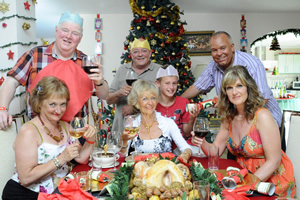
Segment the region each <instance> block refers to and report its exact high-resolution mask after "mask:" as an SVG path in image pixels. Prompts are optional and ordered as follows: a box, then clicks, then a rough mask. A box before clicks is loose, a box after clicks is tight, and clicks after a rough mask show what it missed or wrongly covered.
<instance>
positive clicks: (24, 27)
mask: <svg viewBox="0 0 300 200" xmlns="http://www.w3.org/2000/svg"><path fill="white" fill-rule="evenodd" d="M30 27H31V26H30V24H29V23H27V22H24V23H23V25H22V28H23V29H24V30H28V29H30Z"/></svg>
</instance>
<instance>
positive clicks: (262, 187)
mask: <svg viewBox="0 0 300 200" xmlns="http://www.w3.org/2000/svg"><path fill="white" fill-rule="evenodd" d="M255 190H256V191H257V192H259V193H262V194H267V195H269V196H272V195H273V194H274V192H275V185H274V184H273V183H267V182H258V183H257V184H256V185H255Z"/></svg>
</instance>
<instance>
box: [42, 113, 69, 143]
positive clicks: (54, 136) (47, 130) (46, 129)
mask: <svg viewBox="0 0 300 200" xmlns="http://www.w3.org/2000/svg"><path fill="white" fill-rule="evenodd" d="M38 117H39V120H40V121H41V124H42V126H43V129H44V131H45V133H46V134H47V135H49V136H50V137H52V138H53V140H55V141H56V142H60V141H61V140H62V139H64V137H65V136H64V134H63V132H62V128H61V125H60V124H59V123H57V125H58V126H57V128H58V131H59V133H60V137H58V136H56V135H53V134H52V133H51V132H50V130H49V128H48V127H47V126H45V124H44V122H43V120H42V118H41V116H40V115H38Z"/></svg>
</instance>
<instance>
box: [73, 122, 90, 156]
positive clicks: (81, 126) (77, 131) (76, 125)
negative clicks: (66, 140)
mask: <svg viewBox="0 0 300 200" xmlns="http://www.w3.org/2000/svg"><path fill="white" fill-rule="evenodd" d="M85 125H86V124H85V120H84V119H83V118H80V117H74V118H73V119H72V120H71V121H70V129H69V133H70V136H71V137H73V138H75V139H79V138H81V137H82V136H83V135H84V133H85ZM77 158H80V156H78V157H77Z"/></svg>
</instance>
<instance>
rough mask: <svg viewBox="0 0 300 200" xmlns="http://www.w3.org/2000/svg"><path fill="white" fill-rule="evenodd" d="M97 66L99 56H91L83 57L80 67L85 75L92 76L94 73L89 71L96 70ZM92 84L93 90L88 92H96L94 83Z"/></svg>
mask: <svg viewBox="0 0 300 200" xmlns="http://www.w3.org/2000/svg"><path fill="white" fill-rule="evenodd" d="M98 65H100V56H97V55H92V56H84V57H83V58H82V67H83V69H84V71H85V72H86V73H87V74H93V73H94V72H92V71H91V69H97V68H98ZM92 84H93V90H92V91H90V92H96V89H95V86H94V83H93V82H92Z"/></svg>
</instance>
